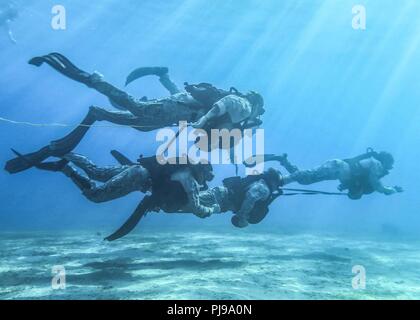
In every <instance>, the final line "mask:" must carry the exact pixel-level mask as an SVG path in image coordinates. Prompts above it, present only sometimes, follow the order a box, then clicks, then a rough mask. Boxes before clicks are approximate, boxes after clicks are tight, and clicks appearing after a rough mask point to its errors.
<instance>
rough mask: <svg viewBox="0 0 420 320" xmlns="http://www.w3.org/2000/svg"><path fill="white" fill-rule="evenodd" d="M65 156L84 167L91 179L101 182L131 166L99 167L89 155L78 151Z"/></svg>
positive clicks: (76, 164) (77, 165)
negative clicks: (83, 154) (86, 155)
mask: <svg viewBox="0 0 420 320" xmlns="http://www.w3.org/2000/svg"><path fill="white" fill-rule="evenodd" d="M63 158H64V159H65V160H67V161H69V162H71V163H72V164H74V165H75V166H76V167H78V168H80V169H82V170H83V171H84V172H85V173H86V174H87V175H88V177H89V178H90V179H92V180H96V181H100V182H107V181H108V180H111V179H112V178H113V177H115V176H117V175H119V174H120V173H121V172H123V171H125V170H127V169H128V168H129V166H106V167H98V166H97V165H96V164H94V163H93V162H92V161H91V160H89V159H88V158H87V157H85V156H82V155H80V154H76V153H69V154H66V155H65V156H64V157H63Z"/></svg>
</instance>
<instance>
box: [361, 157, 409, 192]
mask: <svg viewBox="0 0 420 320" xmlns="http://www.w3.org/2000/svg"><path fill="white" fill-rule="evenodd" d="M360 164H361V165H362V166H363V167H365V168H369V170H370V175H369V182H370V185H371V186H372V187H373V188H374V189H375V190H376V191H377V192H379V193H382V194H385V195H387V196H389V195H392V194H394V193H397V192H402V191H403V190H402V188H400V187H389V186H385V185H383V183H382V181H381V177H382V176H383V171H384V168H383V166H382V164H381V163H380V162H379V161H377V160H376V159H372V158H370V159H366V160H362V161H360Z"/></svg>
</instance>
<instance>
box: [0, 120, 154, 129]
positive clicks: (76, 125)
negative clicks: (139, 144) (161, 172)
mask: <svg viewBox="0 0 420 320" xmlns="http://www.w3.org/2000/svg"><path fill="white" fill-rule="evenodd" d="M0 121H2V122H7V123H11V124H16V125H25V126H30V127H63V128H69V127H71V128H76V127H89V128H126V127H130V128H156V127H157V126H138V125H125V124H102V125H101V124H91V125H87V124H68V123H54V122H53V123H33V122H27V121H16V120H11V119H7V118H3V117H0Z"/></svg>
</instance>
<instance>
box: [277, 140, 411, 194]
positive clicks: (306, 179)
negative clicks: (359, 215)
mask: <svg viewBox="0 0 420 320" xmlns="http://www.w3.org/2000/svg"><path fill="white" fill-rule="evenodd" d="M393 166H394V157H393V156H392V155H391V154H390V153H389V152H385V151H383V152H376V151H374V150H373V149H371V148H369V149H368V150H367V152H366V153H364V154H362V155H359V156H357V157H354V158H351V159H344V160H341V159H334V160H329V161H327V162H325V163H324V164H323V165H321V166H319V167H317V168H314V169H311V170H297V171H295V172H291V173H290V174H289V175H286V176H284V177H283V183H284V185H287V184H290V183H293V182H297V183H299V184H302V185H310V184H314V183H318V182H322V181H328V180H339V181H340V185H339V186H338V189H339V190H340V191H347V192H348V196H349V198H350V199H353V200H358V199H361V198H362V196H364V195H368V194H372V193H373V192H375V191H376V192H379V193H382V194H385V195H392V194H395V193H399V192H403V188H401V187H398V186H395V187H388V186H384V185H383V183H382V181H381V179H382V178H384V177H385V176H387V175H388V174H389V173H390V171H391V170H392V169H393Z"/></svg>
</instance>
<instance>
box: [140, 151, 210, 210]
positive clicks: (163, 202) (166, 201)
mask: <svg viewBox="0 0 420 320" xmlns="http://www.w3.org/2000/svg"><path fill="white" fill-rule="evenodd" d="M176 160H177V162H176V163H177V164H169V163H168V164H163V165H162V164H160V163H159V162H158V161H157V159H156V157H147V158H143V157H140V159H139V160H138V163H139V164H140V165H141V166H142V167H144V168H146V169H147V170H148V172H149V174H150V180H151V191H152V195H153V197H154V199H155V201H156V206H158V207H160V208H162V209H164V210H165V211H167V212H177V211H179V210H181V209H182V208H183V207H184V206H185V205H187V204H188V195H187V193H186V191H185V190H184V187H183V186H182V184H181V183H180V182H179V181H173V180H172V179H171V178H172V175H173V174H174V173H176V172H178V171H180V170H182V169H185V168H190V169H191V172H192V173H193V176H194V178H196V176H195V172H198V171H199V170H201V169H204V166H210V169H211V165H206V164H191V163H190V162H188V164H179V163H180V161H179V160H180V159H179V158H177V159H176ZM205 169H206V170H208V168H205Z"/></svg>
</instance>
